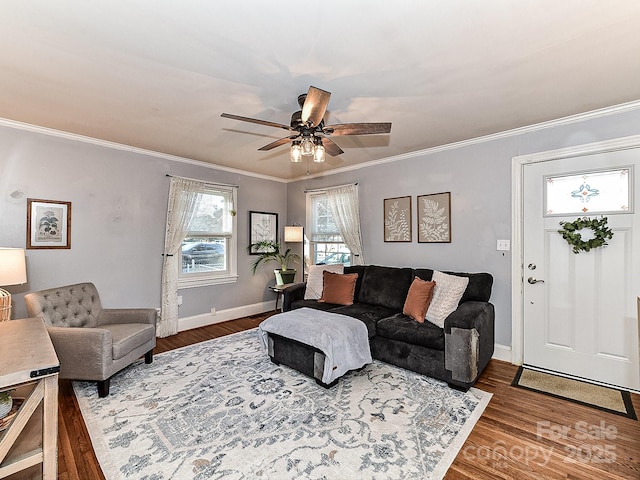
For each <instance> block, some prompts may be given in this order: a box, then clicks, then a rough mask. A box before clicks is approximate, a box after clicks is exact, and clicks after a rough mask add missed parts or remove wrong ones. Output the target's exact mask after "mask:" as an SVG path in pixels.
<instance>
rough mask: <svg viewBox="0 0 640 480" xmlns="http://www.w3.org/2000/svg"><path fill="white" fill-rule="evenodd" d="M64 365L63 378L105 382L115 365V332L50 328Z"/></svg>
mask: <svg viewBox="0 0 640 480" xmlns="http://www.w3.org/2000/svg"><path fill="white" fill-rule="evenodd" d="M47 331H48V332H49V337H51V343H53V348H54V349H55V351H56V355H57V356H58V361H59V362H60V377H61V378H71V379H74V380H105V379H106V378H107V377H106V376H105V375H106V373H107V371H108V367H109V366H111V364H112V363H113V340H112V337H111V332H110V331H108V330H104V329H102V328H76V327H51V326H47Z"/></svg>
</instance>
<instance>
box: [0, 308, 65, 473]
mask: <svg viewBox="0 0 640 480" xmlns="http://www.w3.org/2000/svg"><path fill="white" fill-rule="evenodd" d="M59 371H60V364H59V362H58V357H57V356H56V352H55V350H54V349H53V344H52V343H51V339H50V338H49V334H48V333H47V329H46V327H45V325H44V323H42V320H40V319H36V318H27V319H22V320H12V321H7V322H0V391H5V390H9V389H10V390H12V391H11V396H12V397H13V398H14V399H15V398H23V399H24V400H23V401H22V404H21V405H20V409H19V410H18V411H17V413H16V414H15V416H14V417H13V418H12V419H11V423H9V424H8V425H4V427H5V428H4V429H3V430H2V431H0V478H7V477H9V478H11V479H23V478H28V479H34V478H42V479H44V480H55V479H56V477H57V475H58V372H59Z"/></svg>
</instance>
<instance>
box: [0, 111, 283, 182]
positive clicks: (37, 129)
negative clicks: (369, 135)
mask: <svg viewBox="0 0 640 480" xmlns="http://www.w3.org/2000/svg"><path fill="white" fill-rule="evenodd" d="M0 126H4V127H10V128H15V129H17V130H24V131H27V132H34V133H40V134H42V135H48V136H51V137H57V138H63V139H65V140H73V141H77V142H83V143H89V144H91V145H96V146H99V147H105V148H110V149H113V150H120V151H125V152H131V153H136V154H139V155H146V156H150V157H156V158H161V159H163V160H170V161H172V162H178V163H186V164H189V165H196V166H199V167H204V168H210V169H213V170H219V171H222V172H228V173H233V174H237V175H244V176H246V177H254V178H259V179H262V180H271V181H273V182H278V183H287V180H285V179H283V178H280V177H272V176H270V175H263V174H260V173H252V172H248V171H246V170H240V169H238V168H232V167H225V166H222V165H217V164H214V163H208V162H203V161H201V160H193V159H191V158H186V157H180V156H178V155H170V154H168V153H161V152H156V151H154V150H147V149H145V148H139V147H133V146H131V145H125V144H123V143H117V142H111V141H108V140H101V139H99V138H94V137H87V136H85V135H79V134H77V133H69V132H64V131H62V130H56V129H53V128H48V127H41V126H39V125H32V124H30V123H23V122H18V121H16V120H9V119H8V118H0ZM167 173H169V172H167Z"/></svg>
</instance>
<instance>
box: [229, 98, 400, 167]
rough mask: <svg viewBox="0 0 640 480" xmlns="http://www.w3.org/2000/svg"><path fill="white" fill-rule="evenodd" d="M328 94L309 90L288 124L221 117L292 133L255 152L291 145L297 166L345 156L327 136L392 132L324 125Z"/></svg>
mask: <svg viewBox="0 0 640 480" xmlns="http://www.w3.org/2000/svg"><path fill="white" fill-rule="evenodd" d="M330 97H331V93H329V92H327V91H325V90H322V89H320V88H316V87H309V91H308V92H307V93H305V94H302V95H299V96H298V104H299V105H300V108H301V110H299V111H297V112H295V113H293V115H291V123H290V125H284V124H281V123H275V122H269V121H267V120H259V119H256V118H249V117H242V116H240V115H233V114H231V113H223V114H222V115H221V116H222V117H224V118H231V119H233V120H240V121H242V122H250V123H257V124H258V125H266V126H268V127H275V128H281V129H284V130H288V131H290V132H293V134H291V135H289V136H288V137H284V138H281V139H279V140H276V141H275V142H271V143H270V144H268V145H265V146H264V147H261V148H259V149H258V150H261V151H266V150H271V149H273V148H276V147H279V146H281V145H285V144H287V143H291V161H292V162H294V163H298V162H301V161H302V156H303V155H306V156H313V161H314V162H318V163H321V162H324V156H325V152H326V153H328V154H329V155H331V156H332V157H335V156H336V155H340V154H341V153H344V152H343V151H342V149H341V148H340V147H339V146H338V145H337V144H336V143H335V142H333V140H331V139H330V138H328V136H329V135H334V136H339V135H371V134H380V133H389V132H391V123H339V124H336V125H325V124H324V115H325V113H326V111H327V105H328V104H329V98H330Z"/></svg>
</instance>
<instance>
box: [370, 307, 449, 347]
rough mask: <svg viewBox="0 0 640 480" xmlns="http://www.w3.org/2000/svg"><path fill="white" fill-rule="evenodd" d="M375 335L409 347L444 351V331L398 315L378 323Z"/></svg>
mask: <svg viewBox="0 0 640 480" xmlns="http://www.w3.org/2000/svg"><path fill="white" fill-rule="evenodd" d="M376 335H377V336H378V337H381V338H390V339H392V340H397V341H400V342H405V343H408V344H410V345H419V346H421V347H426V348H433V349H435V350H444V330H443V329H442V328H439V327H437V326H436V325H434V324H433V323H430V322H424V323H418V322H416V321H414V320H413V319H412V318H411V317H408V316H406V315H404V314H402V313H398V314H396V315H393V316H391V317H388V318H383V319H382V320H380V321H379V322H378V325H377V331H376Z"/></svg>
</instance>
